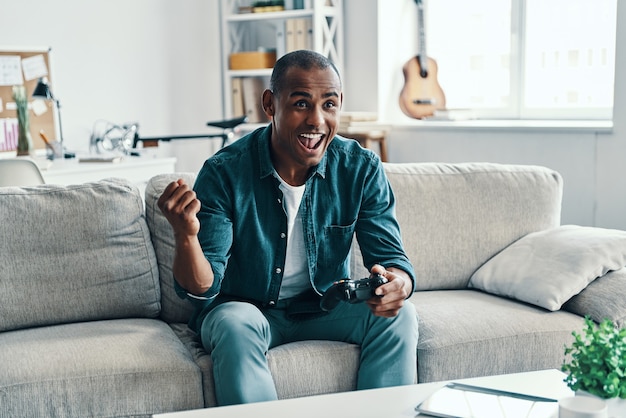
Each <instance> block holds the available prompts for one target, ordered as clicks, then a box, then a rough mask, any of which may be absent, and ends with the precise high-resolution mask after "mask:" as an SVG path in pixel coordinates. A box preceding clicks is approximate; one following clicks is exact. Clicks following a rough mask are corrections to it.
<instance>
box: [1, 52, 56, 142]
mask: <svg viewBox="0 0 626 418" xmlns="http://www.w3.org/2000/svg"><path fill="white" fill-rule="evenodd" d="M40 77H47V79H48V84H49V85H50V90H51V91H52V92H54V84H53V80H52V77H51V76H50V48H25V49H18V48H15V49H12V48H2V47H0V152H4V151H14V150H16V149H17V111H16V109H15V101H14V100H13V86H14V85H24V86H25V87H26V95H27V97H28V107H29V111H28V113H29V120H30V134H31V137H32V139H33V145H34V147H35V149H38V148H45V143H44V141H43V140H42V139H41V136H40V135H39V132H40V131H41V130H43V131H44V132H45V135H46V137H47V138H48V139H49V140H51V141H53V140H58V138H57V126H56V124H57V123H58V122H57V120H56V112H57V109H56V103H55V102H54V100H42V99H33V98H32V94H33V91H34V90H35V86H37V81H38V80H39V78H40Z"/></svg>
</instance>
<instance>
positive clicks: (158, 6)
mask: <svg viewBox="0 0 626 418" xmlns="http://www.w3.org/2000/svg"><path fill="white" fill-rule="evenodd" d="M390 1H394V2H403V4H404V5H405V6H406V9H402V8H401V11H400V12H399V13H396V14H394V12H392V11H390V10H389V8H387V7H385V4H386V3H388V2H390ZM413 5H414V2H413V1H412V0H345V10H344V16H345V19H346V22H345V29H346V30H345V32H344V35H345V40H346V48H345V51H346V63H345V71H344V85H345V97H346V101H345V109H346V110H368V111H379V112H380V113H381V114H382V113H384V112H387V111H395V112H398V109H397V106H398V104H397V99H396V97H397V95H398V94H399V88H400V87H401V85H402V75H401V70H400V67H401V64H402V63H404V62H405V61H406V60H407V59H408V58H409V57H410V56H411V54H413V53H414V46H413V45H414V44H413V43H412V41H411V39H413V38H415V37H416V35H415V32H414V28H413V26H412V24H411V19H415V17H414V16H412V11H413V10H414V7H413ZM402 10H404V11H402ZM218 11H219V9H218V2H217V0H182V1H171V0H132V1H124V0H92V1H84V0H82V1H81V0H20V1H15V0H0V13H1V14H2V15H3V17H4V19H3V21H2V24H1V25H0V47H2V46H22V47H24V46H51V47H52V53H53V56H52V59H53V65H52V77H53V83H54V84H53V87H54V92H55V94H57V96H58V98H59V99H60V100H61V103H62V112H63V127H64V136H65V138H66V142H67V145H68V147H71V148H74V149H86V148H87V147H88V142H89V135H90V132H91V129H92V126H93V123H94V122H95V121H96V120H98V119H101V118H102V119H107V120H111V121H113V122H118V123H122V122H127V121H138V122H139V123H140V133H141V134H142V135H144V136H151V135H161V134H195V133H204V132H206V131H207V129H208V128H206V127H205V123H206V122H207V121H209V120H215V119H220V118H221V117H222V109H221V100H222V98H221V88H220V86H221V78H220V42H219V35H220V29H219V17H218ZM406 19H408V20H406ZM618 22H626V4H625V3H623V2H618ZM409 32H411V33H409ZM455 36H459V34H454V33H453V31H451V41H453V40H454V37H455ZM616 61H617V69H616V74H617V81H616V86H615V114H616V115H617V116H618V117H617V119H616V120H615V126H614V129H613V131H612V132H611V133H608V134H596V133H593V132H588V131H585V132H577V131H546V130H505V129H498V130H493V129H490V130H476V129H473V130H463V129H452V130H451V129H435V128H431V129H425V128H420V127H415V126H411V124H410V123H407V124H401V123H400V124H397V125H396V127H395V129H394V130H393V131H392V133H391V135H390V138H389V153H390V159H391V160H392V161H397V162H400V161H444V162H461V161H492V162H503V163H521V164H540V165H545V166H548V167H552V168H554V169H556V170H558V171H559V172H561V174H562V175H563V177H564V181H565V191H564V203H563V218H562V221H563V223H577V224H582V225H595V226H601V227H611V228H622V229H626V181H624V180H625V179H626V164H625V161H624V160H625V157H626V121H624V120H623V118H621V117H619V115H621V114H623V113H626V78H624V77H621V74H624V72H625V71H626V29H625V28H624V27H623V25H619V24H618V42H617V59H616ZM160 148H162V152H163V153H167V154H173V155H175V156H176V157H178V159H179V163H178V165H177V169H179V170H180V171H196V170H197V169H199V167H200V164H201V163H202V161H204V158H205V157H206V156H207V155H210V154H211V153H212V152H213V149H214V148H213V146H212V145H211V141H180V142H177V143H176V144H174V143H172V144H169V146H167V145H166V144H163V146H162V147H160Z"/></svg>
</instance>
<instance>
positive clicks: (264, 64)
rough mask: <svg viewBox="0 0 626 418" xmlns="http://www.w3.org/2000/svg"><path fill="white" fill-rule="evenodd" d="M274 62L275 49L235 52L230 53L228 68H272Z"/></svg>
mask: <svg viewBox="0 0 626 418" xmlns="http://www.w3.org/2000/svg"><path fill="white" fill-rule="evenodd" d="M275 63H276V51H271V52H257V51H250V52H236V53H234V54H230V57H229V68H230V69H231V70H256V69H258V68H272V67H273V66H274V64H275Z"/></svg>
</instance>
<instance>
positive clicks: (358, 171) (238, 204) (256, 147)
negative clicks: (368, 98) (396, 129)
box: [177, 126, 414, 329]
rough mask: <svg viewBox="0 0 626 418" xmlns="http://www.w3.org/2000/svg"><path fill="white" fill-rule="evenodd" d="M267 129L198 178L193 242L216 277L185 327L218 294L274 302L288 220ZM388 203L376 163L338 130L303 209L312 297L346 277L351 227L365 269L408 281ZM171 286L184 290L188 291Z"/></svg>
mask: <svg viewBox="0 0 626 418" xmlns="http://www.w3.org/2000/svg"><path fill="white" fill-rule="evenodd" d="M270 135H271V127H270V126H268V127H266V128H260V129H257V130H256V131H254V132H252V133H250V134H248V135H246V136H244V137H243V138H241V139H239V140H237V141H236V142H234V143H233V144H231V145H229V146H228V147H225V148H223V149H222V150H220V151H219V152H218V153H216V154H215V155H214V156H212V157H211V158H209V159H208V160H207V161H206V162H205V164H204V166H203V167H202V169H201V170H200V173H199V174H198V177H197V180H196V183H195V185H194V190H195V192H196V195H197V197H198V199H199V200H200V202H201V203H202V208H201V210H200V212H199V213H198V219H199V221H200V225H201V226H200V232H199V234H198V238H199V240H200V244H201V245H202V248H203V251H204V255H205V256H206V258H207V260H208V261H209V262H210V263H211V267H212V268H213V273H214V275H215V280H214V282H213V285H212V287H211V288H210V289H209V290H208V291H207V292H206V293H205V294H203V295H200V296H202V297H201V298H200V299H198V298H191V299H192V300H194V301H195V303H196V304H197V305H198V306H197V313H196V315H194V318H192V321H191V323H190V325H192V328H194V329H197V325H199V322H198V321H199V320H201V319H202V318H203V317H204V314H205V313H206V312H208V310H210V309H211V308H212V307H213V306H214V305H215V304H216V303H219V302H220V301H221V300H246V301H250V302H252V303H255V304H257V305H258V306H265V307H271V306H273V305H275V304H276V303H277V301H278V293H279V290H280V284H281V281H282V275H283V271H284V267H285V254H286V249H287V216H286V214H285V211H284V209H283V202H282V198H283V196H282V192H281V191H280V189H279V187H278V186H279V181H278V179H277V178H276V177H275V176H274V173H275V170H274V167H273V165H272V162H271V159H270ZM394 205H395V198H394V195H393V192H392V190H391V186H390V185H389V182H388V180H387V177H386V175H385V172H384V170H383V166H382V163H381V162H380V159H379V158H378V157H377V156H376V155H375V154H374V153H373V152H372V151H369V150H365V149H363V148H361V147H360V146H359V144H358V143H357V142H356V141H354V140H350V139H345V138H342V137H340V136H336V137H335V138H334V139H333V141H332V142H331V144H330V145H329V147H328V149H327V151H326V154H325V156H324V157H323V158H322V160H321V162H320V164H319V165H318V166H317V167H315V168H313V169H312V170H311V174H310V176H309V178H308V179H307V181H306V188H305V192H304V196H303V198H302V203H301V206H300V211H301V216H302V227H303V228H304V231H303V234H304V239H305V247H306V256H307V261H308V263H307V265H308V270H309V277H310V280H311V286H312V288H313V289H314V290H315V291H316V292H317V293H319V294H321V293H323V292H324V291H325V290H326V289H327V288H328V287H329V286H330V285H332V283H333V282H334V281H337V280H340V279H344V278H347V277H350V267H349V259H350V257H349V253H350V248H351V243H352V240H353V236H354V234H355V233H356V237H357V240H358V242H359V245H360V247H361V252H362V254H363V262H364V265H365V266H366V267H367V269H368V270H369V269H370V268H371V267H372V265H374V264H376V263H378V264H381V265H382V266H384V267H397V268H400V269H402V270H404V271H406V272H407V273H408V274H409V275H410V276H411V278H412V280H414V272H413V267H412V265H411V263H410V262H409V259H408V257H407V256H406V254H405V252H404V249H403V247H402V241H401V236H400V228H399V225H398V223H397V221H396V218H395V214H394V213H395V212H394ZM355 278H356V277H355ZM358 278H360V277H358ZM177 287H178V291H179V294H180V295H181V296H187V297H188V296H189V295H188V294H187V293H186V292H185V291H184V290H183V289H182V288H180V286H177ZM193 323H195V325H196V326H194V324H193Z"/></svg>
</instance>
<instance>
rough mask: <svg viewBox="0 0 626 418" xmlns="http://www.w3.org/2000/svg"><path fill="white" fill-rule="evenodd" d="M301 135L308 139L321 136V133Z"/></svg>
mask: <svg viewBox="0 0 626 418" xmlns="http://www.w3.org/2000/svg"><path fill="white" fill-rule="evenodd" d="M301 136H303V137H305V138H309V139H315V138H321V137H322V134H302V135H301Z"/></svg>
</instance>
